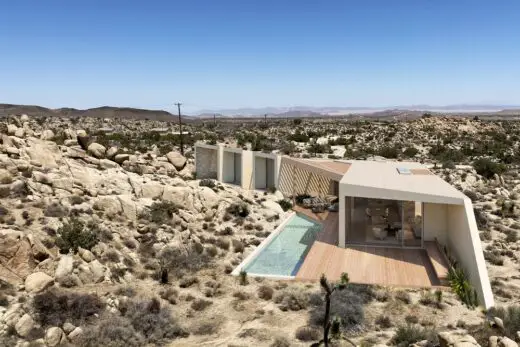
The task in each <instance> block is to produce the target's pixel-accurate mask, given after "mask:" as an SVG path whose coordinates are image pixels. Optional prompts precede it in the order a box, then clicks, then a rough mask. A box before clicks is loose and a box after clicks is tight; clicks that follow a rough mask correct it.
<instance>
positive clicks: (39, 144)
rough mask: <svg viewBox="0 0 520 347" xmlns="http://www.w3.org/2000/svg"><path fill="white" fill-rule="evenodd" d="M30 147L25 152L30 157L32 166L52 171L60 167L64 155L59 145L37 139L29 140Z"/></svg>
mask: <svg viewBox="0 0 520 347" xmlns="http://www.w3.org/2000/svg"><path fill="white" fill-rule="evenodd" d="M27 141H28V145H29V147H26V148H25V151H26V152H27V154H28V155H29V158H30V159H31V162H32V164H35V165H40V166H45V167H48V168H51V169H57V168H58V167H59V164H58V162H59V161H60V160H61V158H62V155H61V151H60V149H59V147H58V145H57V144H56V143H54V142H49V141H42V140H39V139H36V138H29V139H28V140H27Z"/></svg>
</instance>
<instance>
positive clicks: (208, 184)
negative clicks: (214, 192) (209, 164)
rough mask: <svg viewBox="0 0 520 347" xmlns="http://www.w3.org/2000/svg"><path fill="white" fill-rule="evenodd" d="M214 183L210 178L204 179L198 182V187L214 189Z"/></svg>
mask: <svg viewBox="0 0 520 347" xmlns="http://www.w3.org/2000/svg"><path fill="white" fill-rule="evenodd" d="M216 185H217V184H216V183H215V181H214V180H212V179H211V178H204V179H201V180H200V182H199V186H200V187H208V188H211V189H213V188H215V187H216Z"/></svg>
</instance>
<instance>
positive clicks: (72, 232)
mask: <svg viewBox="0 0 520 347" xmlns="http://www.w3.org/2000/svg"><path fill="white" fill-rule="evenodd" d="M97 243H98V237H97V235H96V234H95V233H94V232H92V231H91V230H86V229H85V225H84V223H83V222H82V221H81V220H79V219H77V218H76V217H72V218H70V220H69V222H68V223H65V224H63V226H62V227H60V228H59V229H58V234H57V237H56V246H58V248H59V249H60V253H68V252H69V251H72V252H74V253H76V252H77V251H78V248H79V247H81V248H84V249H88V250H90V249H91V248H92V247H94V246H95V245H96V244H97Z"/></svg>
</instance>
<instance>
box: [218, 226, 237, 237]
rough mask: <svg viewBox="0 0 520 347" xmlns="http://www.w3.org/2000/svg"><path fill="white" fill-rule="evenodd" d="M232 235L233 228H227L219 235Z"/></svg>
mask: <svg viewBox="0 0 520 347" xmlns="http://www.w3.org/2000/svg"><path fill="white" fill-rule="evenodd" d="M233 234H234V232H233V228H231V227H229V226H227V227H225V228H224V229H223V230H221V231H220V235H222V236H231V235H233Z"/></svg>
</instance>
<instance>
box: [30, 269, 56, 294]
mask: <svg viewBox="0 0 520 347" xmlns="http://www.w3.org/2000/svg"><path fill="white" fill-rule="evenodd" d="M53 284H54V279H53V278H52V277H51V276H49V275H47V274H46V273H44V272H35V273H32V274H30V275H29V276H27V278H26V279H25V290H26V291H28V292H29V293H38V292H41V291H42V290H45V289H46V288H48V287H50V286H52V285H53Z"/></svg>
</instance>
